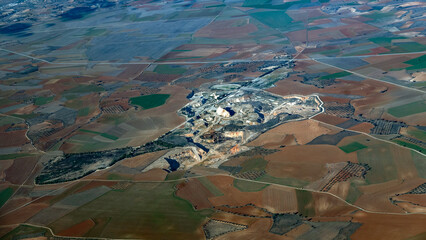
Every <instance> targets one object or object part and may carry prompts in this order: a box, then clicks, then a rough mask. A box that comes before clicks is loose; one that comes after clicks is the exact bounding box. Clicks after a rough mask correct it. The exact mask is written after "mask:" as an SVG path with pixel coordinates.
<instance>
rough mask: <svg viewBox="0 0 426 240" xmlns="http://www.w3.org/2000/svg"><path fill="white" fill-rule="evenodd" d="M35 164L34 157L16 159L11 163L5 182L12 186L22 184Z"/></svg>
mask: <svg viewBox="0 0 426 240" xmlns="http://www.w3.org/2000/svg"><path fill="white" fill-rule="evenodd" d="M36 164H37V158H36V157H24V158H17V159H15V160H14V161H13V164H12V166H11V167H9V168H8V169H7V170H6V171H5V173H6V179H5V180H6V181H8V182H11V183H14V184H22V183H24V181H25V180H26V179H27V178H28V177H29V175H30V174H31V172H32V171H33V169H34V167H35V165H36Z"/></svg>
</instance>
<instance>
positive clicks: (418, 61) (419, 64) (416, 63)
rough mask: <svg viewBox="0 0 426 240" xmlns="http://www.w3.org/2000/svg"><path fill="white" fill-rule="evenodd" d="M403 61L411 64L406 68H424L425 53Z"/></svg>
mask: <svg viewBox="0 0 426 240" xmlns="http://www.w3.org/2000/svg"><path fill="white" fill-rule="evenodd" d="M404 63H406V64H410V65H413V66H411V67H408V68H406V69H407V70H417V69H423V68H426V55H423V56H421V57H418V58H414V59H411V60H408V61H406V62H404Z"/></svg>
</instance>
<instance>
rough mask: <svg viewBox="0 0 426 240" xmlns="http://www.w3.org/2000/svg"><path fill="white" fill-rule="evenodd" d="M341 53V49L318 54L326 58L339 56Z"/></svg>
mask: <svg viewBox="0 0 426 240" xmlns="http://www.w3.org/2000/svg"><path fill="white" fill-rule="evenodd" d="M339 53H340V49H331V50H325V51H321V52H318V54H321V55H325V56H330V57H332V56H337V55H338V54H339Z"/></svg>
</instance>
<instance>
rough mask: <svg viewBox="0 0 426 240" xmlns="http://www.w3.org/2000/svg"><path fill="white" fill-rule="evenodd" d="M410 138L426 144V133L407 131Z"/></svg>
mask: <svg viewBox="0 0 426 240" xmlns="http://www.w3.org/2000/svg"><path fill="white" fill-rule="evenodd" d="M407 133H408V134H409V135H410V136H413V137H414V138H417V139H419V140H421V141H423V142H426V131H423V130H420V129H410V130H408V131H407Z"/></svg>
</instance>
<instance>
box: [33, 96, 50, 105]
mask: <svg viewBox="0 0 426 240" xmlns="http://www.w3.org/2000/svg"><path fill="white" fill-rule="evenodd" d="M52 100H53V96H51V97H38V98H36V99H35V100H34V105H37V106H41V105H44V104H46V103H49V102H51V101H52Z"/></svg>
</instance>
